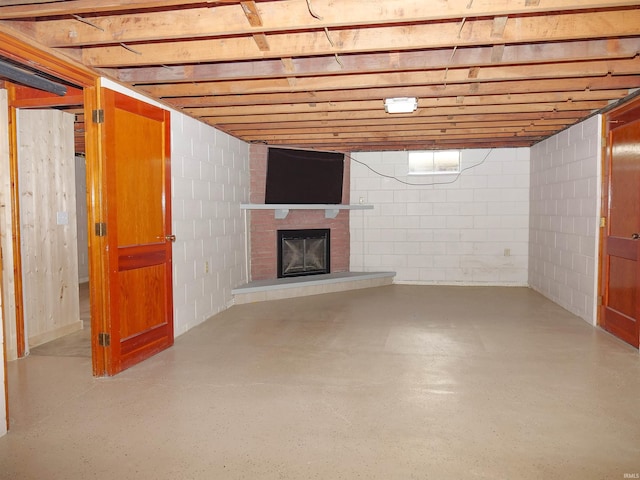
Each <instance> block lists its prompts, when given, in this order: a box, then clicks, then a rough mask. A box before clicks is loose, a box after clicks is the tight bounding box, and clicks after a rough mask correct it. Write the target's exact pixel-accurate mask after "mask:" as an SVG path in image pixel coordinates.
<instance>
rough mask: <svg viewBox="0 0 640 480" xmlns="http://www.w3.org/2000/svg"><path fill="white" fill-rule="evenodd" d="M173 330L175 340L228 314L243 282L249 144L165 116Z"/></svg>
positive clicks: (190, 121)
mask: <svg viewBox="0 0 640 480" xmlns="http://www.w3.org/2000/svg"><path fill="white" fill-rule="evenodd" d="M171 142H172V144H171V147H172V148H171V150H172V175H171V176H172V180H173V182H172V188H173V203H172V208H173V232H174V234H175V235H176V242H175V243H174V249H173V274H174V278H173V285H174V287H173V288H174V300H173V301H174V312H175V318H174V328H175V335H176V336H177V335H180V334H181V333H184V332H186V331H187V330H189V329H191V328H193V327H194V326H195V325H198V324H200V323H202V322H204V321H205V320H207V319H208V318H209V317H211V316H212V315H214V314H216V313H218V312H220V311H222V310H224V309H226V308H228V307H229V306H230V305H231V304H232V302H233V297H232V295H231V289H232V288H235V287H237V286H238V285H240V284H241V283H244V282H246V281H247V280H246V278H247V277H246V256H245V252H246V250H245V224H244V221H243V218H244V217H243V215H242V212H241V211H240V203H244V202H248V201H249V145H248V144H247V143H245V142H242V141H240V140H238V139H236V138H234V137H231V136H229V135H227V134H225V133H223V132H221V131H219V130H216V129H214V128H212V127H210V126H208V125H205V124H203V123H201V122H198V121H197V120H195V119H192V118H190V117H186V116H184V115H182V114H180V113H177V112H172V115H171Z"/></svg>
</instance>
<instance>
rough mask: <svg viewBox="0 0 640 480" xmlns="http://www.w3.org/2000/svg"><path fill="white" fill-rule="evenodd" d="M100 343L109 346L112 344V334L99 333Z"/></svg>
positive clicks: (102, 345)
mask: <svg viewBox="0 0 640 480" xmlns="http://www.w3.org/2000/svg"><path fill="white" fill-rule="evenodd" d="M98 345H100V346H101V347H108V346H109V345H111V335H109V334H108V333H104V332H101V333H99V334H98Z"/></svg>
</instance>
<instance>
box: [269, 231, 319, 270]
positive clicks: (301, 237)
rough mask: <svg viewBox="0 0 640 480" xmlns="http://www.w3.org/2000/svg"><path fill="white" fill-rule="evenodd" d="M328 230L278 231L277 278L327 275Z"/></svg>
mask: <svg viewBox="0 0 640 480" xmlns="http://www.w3.org/2000/svg"><path fill="white" fill-rule="evenodd" d="M329 265H330V263H329V229H327V228H318V229H310V230H278V278H283V277H296V276H301V275H317V274H320V273H329V272H330V267H329Z"/></svg>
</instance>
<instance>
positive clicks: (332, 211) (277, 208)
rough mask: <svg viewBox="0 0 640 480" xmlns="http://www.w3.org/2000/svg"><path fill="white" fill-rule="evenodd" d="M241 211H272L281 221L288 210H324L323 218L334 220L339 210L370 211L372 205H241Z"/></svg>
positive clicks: (287, 213)
mask: <svg viewBox="0 0 640 480" xmlns="http://www.w3.org/2000/svg"><path fill="white" fill-rule="evenodd" d="M240 208H241V209H242V210H273V211H274V215H275V218H277V219H278V220H282V219H283V218H286V217H287V215H289V210H324V216H325V218H336V216H337V215H338V212H339V211H340V210H371V209H372V208H373V205H365V204H362V203H358V204H355V205H332V204H299V203H292V204H289V203H283V204H280V203H278V204H276V203H270V204H266V203H241V204H240Z"/></svg>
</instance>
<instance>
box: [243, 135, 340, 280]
mask: <svg viewBox="0 0 640 480" xmlns="http://www.w3.org/2000/svg"><path fill="white" fill-rule="evenodd" d="M267 154H268V147H267V146H266V145H258V144H255V145H251V147H250V169H251V172H250V176H251V191H250V202H251V203H257V204H263V203H264V200H265V188H266V177H267ZM342 203H344V204H348V203H349V162H348V161H345V162H344V177H343V185H342ZM248 215H249V219H250V220H249V231H250V262H251V280H270V279H275V278H277V276H278V266H277V262H278V260H277V258H278V250H277V248H278V234H277V232H278V230H297V229H300V230H301V229H325V228H326V229H329V230H330V232H331V256H330V266H331V267H330V269H331V272H334V273H338V272H347V271H349V255H350V251H349V248H350V239H349V211H348V210H340V211H339V213H338V215H337V216H336V218H325V212H324V210H290V212H289V214H288V215H287V217H286V218H284V219H276V218H275V216H274V212H273V210H251V211H250V212H249V213H248Z"/></svg>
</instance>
